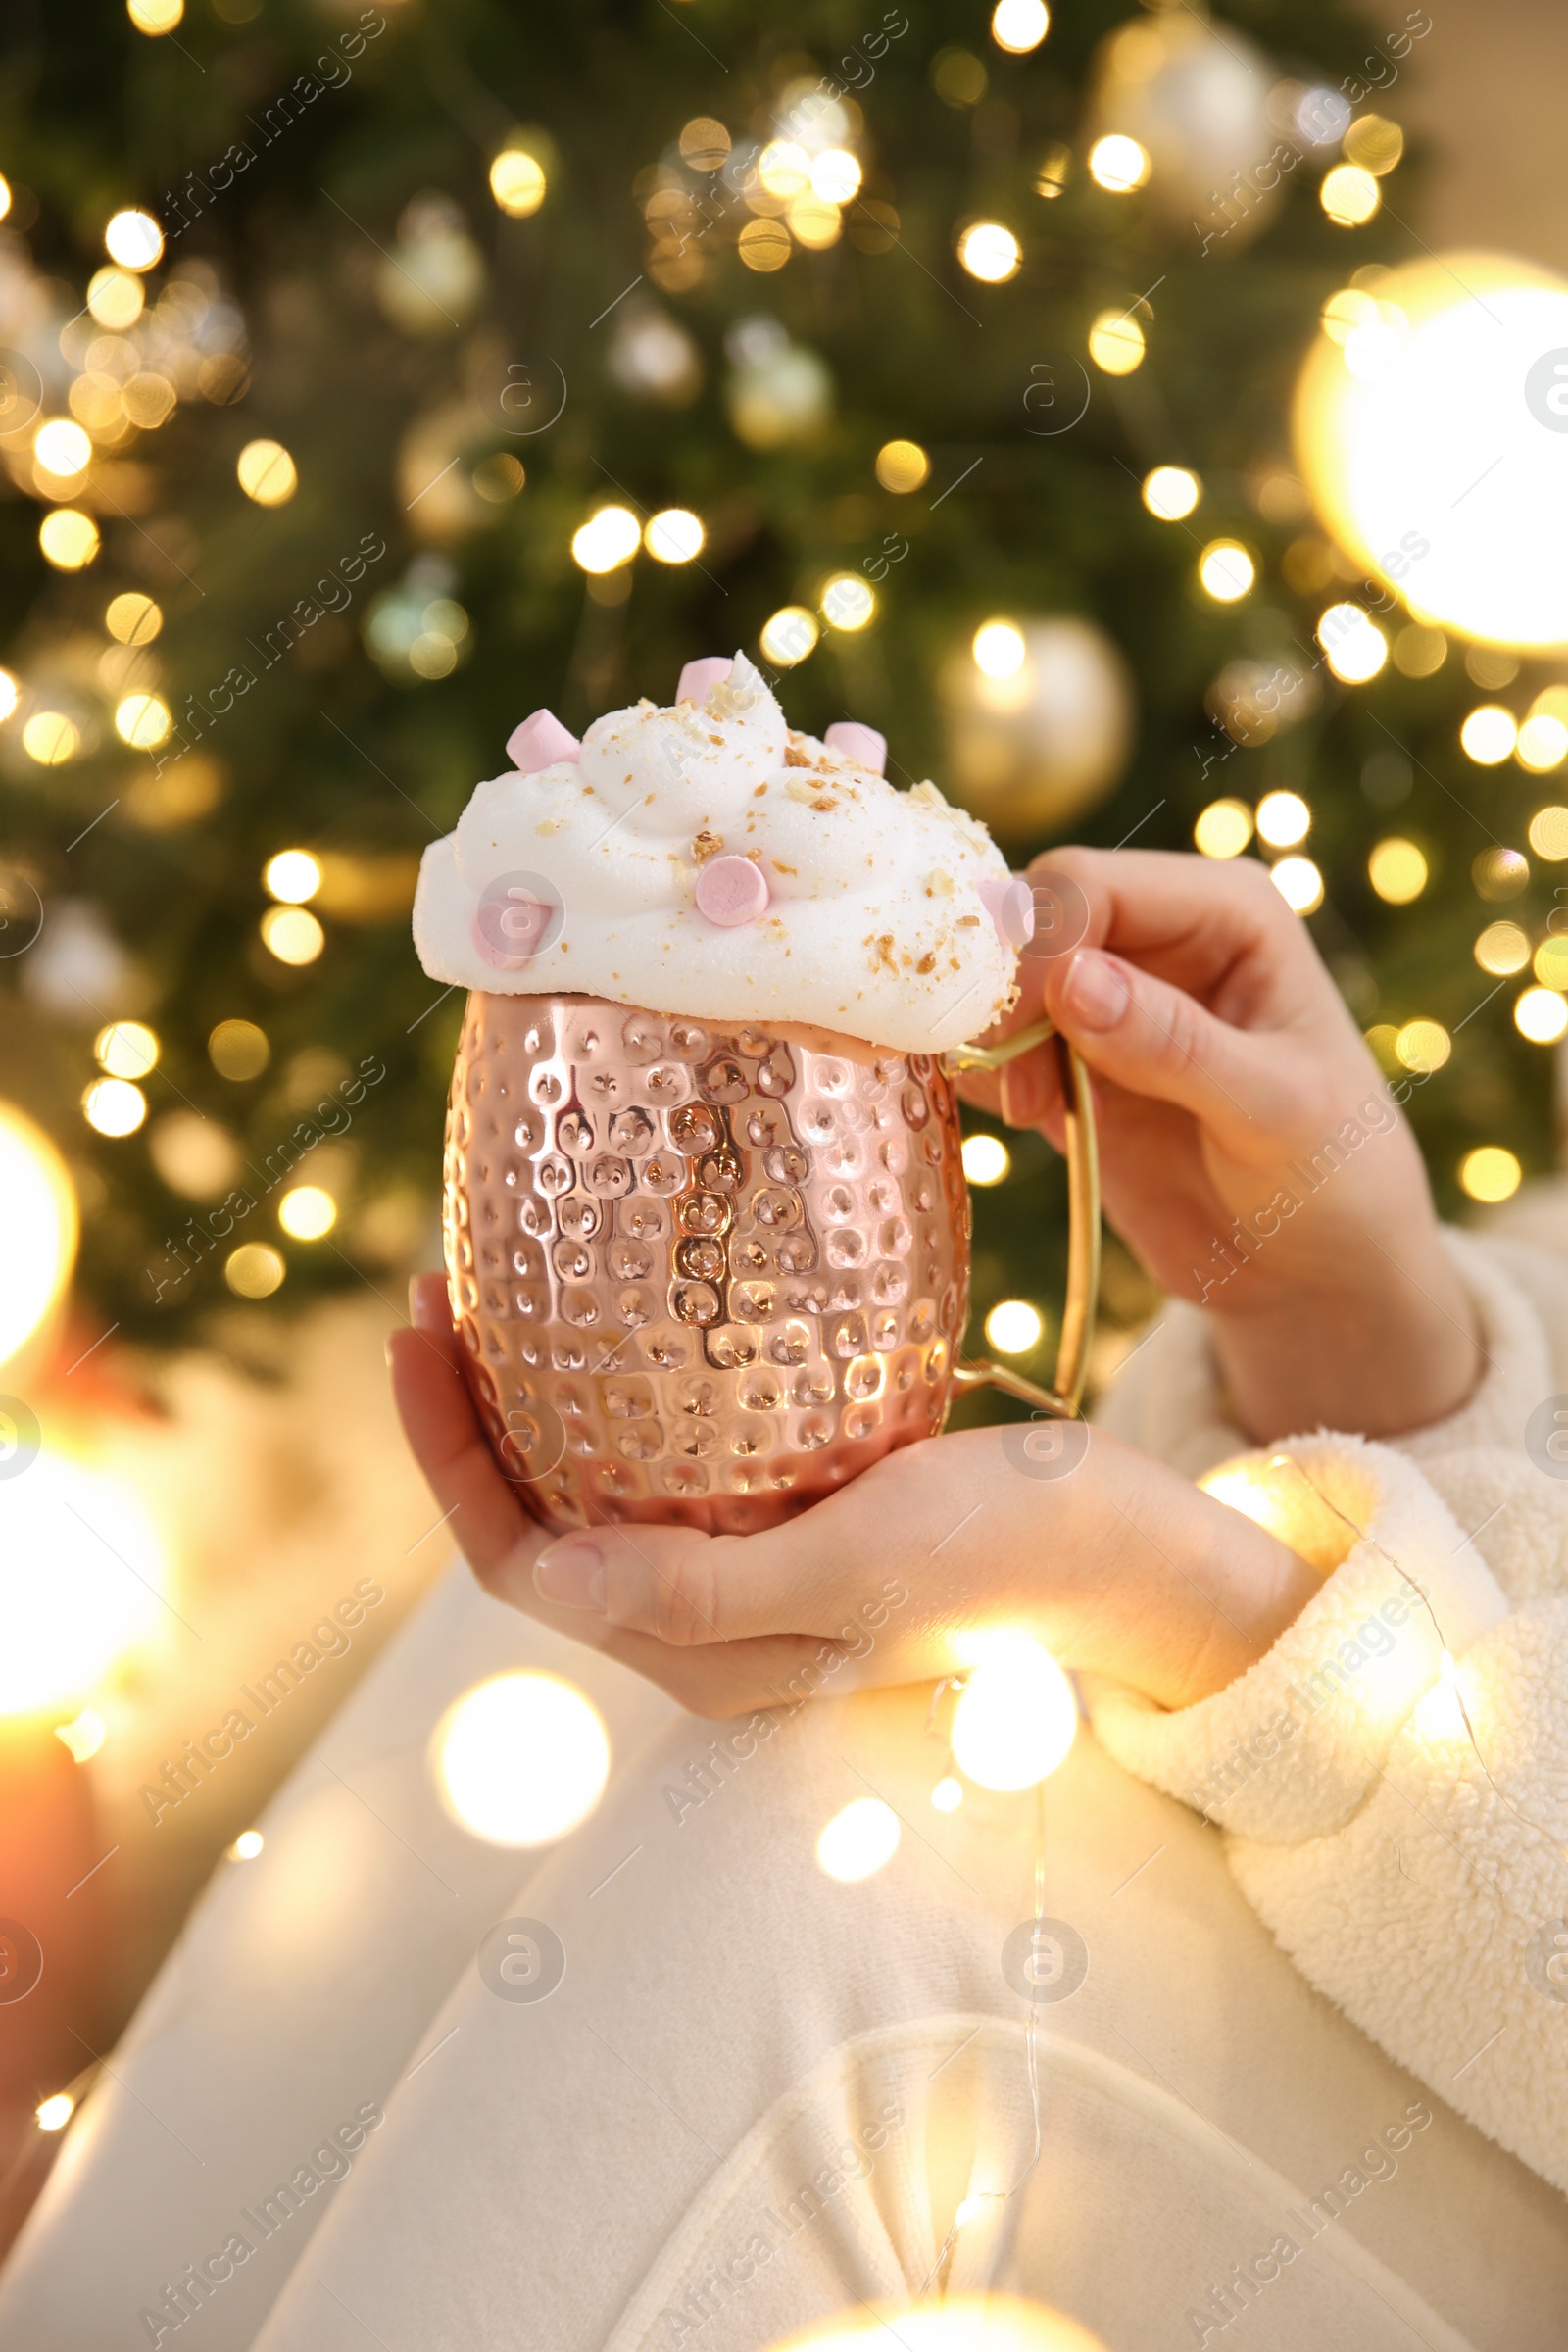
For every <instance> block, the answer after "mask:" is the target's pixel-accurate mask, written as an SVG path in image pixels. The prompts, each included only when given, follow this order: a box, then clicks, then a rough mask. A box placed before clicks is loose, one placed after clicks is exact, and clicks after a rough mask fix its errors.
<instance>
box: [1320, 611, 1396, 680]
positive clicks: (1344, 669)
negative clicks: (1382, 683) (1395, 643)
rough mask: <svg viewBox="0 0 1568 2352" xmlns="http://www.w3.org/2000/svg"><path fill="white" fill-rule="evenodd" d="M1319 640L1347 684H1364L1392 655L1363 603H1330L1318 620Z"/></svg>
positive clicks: (1387, 642) (1332, 666) (1331, 665)
mask: <svg viewBox="0 0 1568 2352" xmlns="http://www.w3.org/2000/svg"><path fill="white" fill-rule="evenodd" d="M1317 641H1318V643H1319V645H1320V646H1321V647H1322V648H1323V656H1324V659H1325V661H1326V662H1328V665H1329V667H1330V669H1331V670H1332V671H1333V672H1334V675H1335V676H1336V677H1337V678H1338V679H1339V680H1340V682H1341V684H1342V685H1345V686H1364V685H1365V684H1366V682H1367V680H1368V679H1369V678H1375V677H1376V676H1377V674H1378V672H1379V670H1381V668H1382V667H1383V664H1384V662H1387V660H1388V658H1389V641H1388V639H1387V638H1386V637H1385V636H1384V634H1383V631H1382V630H1381V629H1380V628H1379V627H1378V624H1377V622H1376V621H1375V620H1373V619H1372V617H1371V616H1370V614H1369V613H1363V612H1362V610H1361V608H1360V606H1359V605H1348V604H1347V605H1330V607H1329V609H1328V611H1327V612H1326V613H1324V614H1323V615H1322V617H1321V618H1320V620H1319V621H1318V624H1317Z"/></svg>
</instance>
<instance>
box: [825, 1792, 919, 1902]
mask: <svg viewBox="0 0 1568 2352" xmlns="http://www.w3.org/2000/svg"><path fill="white" fill-rule="evenodd" d="M901 1834H902V1833H901V1830H900V1825H899V1817H898V1815H897V1814H896V1813H895V1812H894V1810H893V1807H892V1806H891V1805H888V1804H884V1803H883V1801H882V1799H881V1797H879V1796H858V1797H854V1798H852V1799H851V1801H850V1803H849V1804H847V1805H846V1806H845V1807H844V1808H843V1810H842V1812H838V1813H835V1814H834V1816H833V1818H832V1820H831V1821H829V1822H827V1823H825V1824H824V1825H823V1828H822V1830H821V1832H820V1833H819V1835H818V1837H817V1840H816V1859H817V1866H818V1868H819V1869H820V1870H821V1871H822V1872H823V1874H824V1876H825V1877H827V1878H830V1879H838V1880H840V1881H841V1882H842V1883H843V1884H845V1885H847V1886H853V1885H855V1884H856V1882H857V1881H858V1880H860V1879H869V1878H873V1877H874V1876H875V1874H876V1873H877V1872H878V1871H879V1870H881V1869H883V1868H884V1866H885V1865H886V1864H887V1863H889V1862H891V1861H892V1859H893V1857H894V1855H895V1854H896V1853H897V1852H898V1850H899V1838H900V1836H901Z"/></svg>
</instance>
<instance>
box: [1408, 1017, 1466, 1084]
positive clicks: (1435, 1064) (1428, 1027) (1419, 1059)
mask: <svg viewBox="0 0 1568 2352" xmlns="http://www.w3.org/2000/svg"><path fill="white" fill-rule="evenodd" d="M1394 1051H1395V1053H1396V1054H1397V1055H1398V1058H1399V1059H1400V1061H1401V1062H1403V1064H1404V1066H1405V1068H1406V1069H1407V1070H1415V1071H1416V1072H1418V1073H1419V1075H1420V1076H1422V1077H1430V1075H1431V1074H1432V1072H1433V1071H1434V1070H1441V1069H1442V1067H1443V1065H1444V1063H1445V1062H1446V1060H1447V1058H1448V1055H1449V1054H1451V1053H1452V1052H1453V1040H1452V1039H1451V1038H1450V1037H1449V1035H1448V1032H1447V1031H1446V1029H1445V1028H1444V1027H1443V1026H1442V1024H1441V1022H1438V1021H1406V1022H1405V1024H1404V1027H1403V1028H1402V1029H1401V1030H1400V1031H1399V1033H1398V1035H1397V1037H1396V1038H1395V1041H1394Z"/></svg>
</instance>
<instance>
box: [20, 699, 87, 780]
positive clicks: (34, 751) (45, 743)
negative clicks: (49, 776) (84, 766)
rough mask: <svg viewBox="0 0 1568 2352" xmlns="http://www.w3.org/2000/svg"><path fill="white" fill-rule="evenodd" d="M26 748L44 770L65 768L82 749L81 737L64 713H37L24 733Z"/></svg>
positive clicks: (26, 751)
mask: <svg viewBox="0 0 1568 2352" xmlns="http://www.w3.org/2000/svg"><path fill="white" fill-rule="evenodd" d="M22 748H23V750H24V751H25V753H26V755H27V758H28V759H29V760H36V761H37V762H38V765H39V766H40V767H61V766H63V765H64V764H65V762H66V761H67V760H73V759H74V758H75V756H76V754H77V752H78V751H79V750H80V749H81V737H80V735H79V734H78V733H77V731H76V729H75V727H74V725H73V723H72V721H71V720H70V719H69V718H67V716H66V714H65V712H64V711H34V712H33V714H32V716H31V717H30V718H29V719H28V720H27V722H26V724H25V727H24V728H23V730H22Z"/></svg>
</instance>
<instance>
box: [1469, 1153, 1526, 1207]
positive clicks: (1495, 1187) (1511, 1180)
mask: <svg viewBox="0 0 1568 2352" xmlns="http://www.w3.org/2000/svg"><path fill="white" fill-rule="evenodd" d="M1523 1175H1524V1170H1523V1168H1521V1166H1520V1165H1519V1162H1518V1161H1517V1159H1515V1157H1514V1155H1513V1153H1512V1152H1505V1151H1504V1150H1503V1148H1502V1146H1501V1145H1500V1144H1482V1145H1481V1146H1480V1147H1479V1149H1478V1150H1476V1151H1474V1152H1466V1153H1465V1155H1464V1157H1463V1159H1461V1160H1460V1162H1459V1182H1460V1185H1461V1186H1462V1188H1463V1189H1464V1191H1465V1192H1467V1193H1468V1194H1469V1196H1470V1198H1471V1200H1472V1201H1507V1200H1509V1199H1510V1198H1511V1197H1512V1195H1513V1194H1515V1193H1516V1192H1517V1191H1518V1190H1519V1185H1520V1181H1521V1179H1522V1177H1523Z"/></svg>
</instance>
